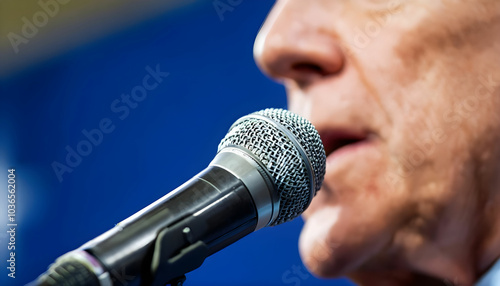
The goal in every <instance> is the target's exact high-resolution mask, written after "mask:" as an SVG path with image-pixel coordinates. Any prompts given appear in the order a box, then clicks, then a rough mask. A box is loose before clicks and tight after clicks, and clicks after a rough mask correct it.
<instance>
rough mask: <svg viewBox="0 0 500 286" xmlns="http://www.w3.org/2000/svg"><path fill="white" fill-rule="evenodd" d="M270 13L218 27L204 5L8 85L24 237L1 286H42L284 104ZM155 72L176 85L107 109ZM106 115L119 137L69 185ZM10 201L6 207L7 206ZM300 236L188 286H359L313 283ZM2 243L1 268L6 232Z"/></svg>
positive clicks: (282, 230) (255, 244) (290, 233)
mask: <svg viewBox="0 0 500 286" xmlns="http://www.w3.org/2000/svg"><path fill="white" fill-rule="evenodd" d="M272 4H273V3H272V1H243V2H242V4H241V5H239V6H238V7H236V8H235V10H234V11H232V12H226V13H225V14H224V21H221V20H220V18H219V16H218V15H217V13H216V11H215V9H214V7H213V5H212V3H211V1H205V2H203V3H201V4H197V5H195V6H190V7H188V8H183V9H179V10H175V11H173V12H171V13H167V14H164V15H162V16H161V17H156V18H154V19H150V20H148V21H145V22H142V23H141V24H140V25H135V26H133V27H131V28H128V29H126V30H122V31H120V32H118V33H114V34H113V35H110V36H107V37H106V38H104V39H100V40H98V41H93V42H92V43H89V44H86V45H85V46H81V47H79V48H77V49H73V50H71V51H70V52H67V53H64V54H61V55H59V56H58V57H56V58H54V59H51V60H50V61H45V62H43V63H42V64H38V65H37V66H35V67H31V68H30V69H26V70H24V71H22V72H20V73H16V74H11V75H10V76H9V77H8V78H7V79H5V80H4V83H3V84H2V90H1V104H0V122H1V126H0V127H1V129H0V147H1V148H0V152H1V153H0V167H1V168H2V169H1V170H5V171H3V172H4V175H5V177H4V181H5V184H6V181H7V179H6V177H7V172H6V170H7V168H10V167H13V168H15V169H16V176H17V177H16V178H17V222H18V224H19V226H18V229H17V237H16V238H17V240H16V245H17V248H16V263H17V271H16V272H17V273H16V276H17V278H16V279H15V280H13V279H10V278H8V277H7V270H6V268H5V267H2V275H1V278H0V285H24V284H25V283H27V282H29V281H31V280H33V279H35V278H36V277H37V276H38V275H39V274H41V273H42V272H44V271H45V270H46V268H47V266H48V265H49V264H50V263H52V262H53V261H54V260H55V259H56V258H57V257H58V256H60V255H62V254H64V253H65V252H67V251H70V250H72V249H75V248H77V247H79V246H80V245H82V244H83V243H85V242H86V241H88V240H90V239H92V238H94V237H95V236H97V235H99V234H101V233H103V232H105V231H106V230H108V229H110V228H112V227H113V226H114V225H115V224H116V223H118V222H119V221H121V220H123V219H125V218H126V217H128V216H130V215H131V214H133V213H135V212H136V211H138V210H140V209H142V208H143V207H145V206H147V205H148V204H149V203H151V202H153V201H154V200H156V199H157V198H159V197H161V196H163V195H164V194H165V193H167V192H169V191H170V190H172V189H174V188H175V187H177V186H179V185H180V184H182V183H183V182H185V181H186V180H188V179H189V178H190V177H192V176H193V175H194V174H196V173H197V172H199V171H200V170H202V169H203V168H205V167H206V166H207V164H208V163H209V162H210V161H211V159H212V158H213V157H214V155H215V153H216V150H217V145H218V143H219V141H220V140H221V139H222V137H223V136H224V135H225V134H226V132H227V129H228V128H229V126H230V125H231V124H232V123H233V122H234V121H235V120H236V119H237V118H239V117H241V116H243V115H246V114H248V113H251V112H253V111H257V110H260V109H263V108H266V107H281V108H285V107H286V99H285V93H284V89H283V87H281V86H280V85H278V84H276V83H274V82H272V81H270V80H269V79H267V78H266V77H265V76H263V75H262V74H261V73H260V71H259V70H258V69H257V67H256V66H255V63H254V61H253V56H252V48H253V41H254V38H255V36H256V34H257V32H258V30H259V28H260V26H261V24H262V22H263V21H264V19H265V17H266V15H267V13H268V11H269V9H270V8H271V6H272ZM55 44H57V43H55ZM157 65H159V67H160V70H161V71H163V72H168V73H169V74H170V75H169V76H168V77H167V78H166V79H165V80H164V81H163V82H162V83H161V84H160V85H159V86H158V87H157V88H156V89H154V90H152V91H150V92H149V93H148V95H147V98H146V99H145V100H144V101H142V102H139V103H138V106H137V108H135V109H130V114H129V116H127V117H126V118H124V119H123V120H120V119H119V117H118V115H119V114H116V113H113V112H112V111H111V109H110V105H111V102H113V101H114V100H115V99H120V96H121V94H123V93H130V91H131V90H132V89H133V88H134V87H135V86H137V85H141V84H142V79H143V77H144V76H145V75H146V74H147V71H146V70H145V68H146V67H147V66H150V67H152V68H153V69H155V67H156V66H157ZM103 118H109V119H111V120H112V121H113V124H114V126H115V129H114V131H113V132H111V133H109V134H105V135H104V137H103V141H102V143H101V144H100V145H98V146H95V147H94V148H93V149H92V152H91V153H90V154H89V155H88V156H86V157H83V159H82V162H81V163H80V164H79V165H78V166H76V167H75V168H73V172H71V173H65V174H64V175H63V176H62V177H63V181H62V182H60V181H59V180H58V178H57V176H56V175H55V172H54V170H53V168H52V166H51V164H52V163H53V162H54V161H57V162H60V163H63V164H65V157H66V154H67V150H66V146H70V147H71V148H73V149H76V146H77V144H78V143H79V142H81V141H82V140H85V139H86V138H85V137H84V135H83V134H82V130H84V129H86V130H91V129H94V128H98V125H99V122H100V120H101V119H103ZM0 204H1V206H2V209H4V210H5V208H6V199H4V200H0ZM2 213H4V215H2V216H4V217H5V218H4V219H2V221H5V219H6V211H3V212H2ZM2 225H3V227H5V223H3V224H2ZM301 227H302V221H301V219H296V220H294V221H292V222H290V223H287V224H284V225H280V226H277V227H273V228H266V229H263V230H260V231H258V232H256V233H253V234H251V235H249V236H247V237H245V238H243V239H242V240H240V241H239V242H237V243H235V244H233V245H231V246H229V247H228V248H226V249H224V250H223V251H221V252H219V253H216V254H215V255H213V256H212V257H210V258H208V259H207V260H206V261H205V263H204V265H203V266H202V267H201V268H199V269H197V270H195V271H193V272H192V273H190V274H188V276H187V277H188V280H187V282H186V285H187V286H189V285H352V284H351V283H349V282H347V280H329V281H324V280H320V279H316V278H314V277H312V276H311V275H310V274H308V273H306V271H305V268H304V266H303V265H302V263H301V261H300V258H299V255H298V250H297V241H298V234H299V231H300V228H301ZM0 239H1V240H2V242H1V245H0V249H1V250H0V255H1V257H2V260H3V261H4V262H3V263H0V264H1V265H5V264H6V262H5V260H4V259H7V258H8V252H7V249H6V245H7V239H8V237H7V234H6V231H3V232H2V234H1V235H0ZM4 246H5V247H4ZM294 268H295V269H297V268H299V269H300V272H301V273H297V272H294Z"/></svg>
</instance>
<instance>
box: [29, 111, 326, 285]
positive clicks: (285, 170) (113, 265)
mask: <svg viewBox="0 0 500 286" xmlns="http://www.w3.org/2000/svg"><path fill="white" fill-rule="evenodd" d="M302 135H303V136H302ZM302 137H304V138H302ZM324 172H325V153H324V149H323V145H322V144H321V140H320V139H319V135H318V134H317V131H316V130H315V129H314V127H313V126H312V125H311V124H310V123H309V122H308V121H305V119H303V118H301V117H298V116H297V115H295V114H292V113H290V112H288V111H284V110H274V109H268V110H264V111H260V112H257V113H254V114H251V115H248V116H245V117H242V118H240V119H239V120H238V121H237V122H235V123H234V124H233V126H232V127H231V128H230V131H229V132H228V134H227V135H226V137H225V138H224V139H223V140H222V142H221V144H220V145H219V150H218V153H217V155H216V156H215V158H214V160H213V161H212V162H211V163H210V164H209V166H208V167H207V168H206V169H204V170H203V171H202V172H200V173H199V174H197V175H196V176H194V177H193V178H191V179H190V180H189V181H187V182H186V183H184V184H183V185H181V186H180V187H178V188H177V189H175V190H174V191H172V192H170V193H168V194H167V195H165V196H164V197H162V198H160V199H159V200H157V201H156V202H154V203H152V204H151V205H149V206H147V207H146V208H144V209H142V210H141V211H139V212H137V213H136V214H134V215H132V216H131V217H129V218H127V219H125V220H124V221H122V222H120V223H118V224H117V225H116V226H115V227H114V228H112V229H111V230H109V231H107V232H105V233H104V234H102V235H100V236H98V237H97V238H95V239H93V240H91V241H89V242H87V243H86V244H84V245H83V246H81V247H80V248H78V249H77V250H74V251H71V252H69V253H67V254H65V255H63V256H61V257H60V258H58V259H57V260H56V262H55V263H54V264H53V265H51V267H50V268H49V270H48V272H47V273H45V274H43V275H41V276H40V277H39V278H38V280H36V281H35V282H34V283H35V284H34V285H40V286H46V285H47V286H48V285H70V286H71V285H75V286H77V285H95V286H98V285H101V286H111V285H130V286H132V285H158V286H159V285H165V284H171V285H177V284H178V283H179V282H182V281H183V280H182V279H183V278H184V274H185V273H187V272H190V271H192V270H194V269H196V268H198V267H199V266H201V264H202V263H203V261H204V260H205V258H206V257H208V256H209V255H211V254H213V253H215V252H217V251H219V250H221V249H223V248H224V247H226V246H228V245H230V244H232V243H234V242H235V241H237V240H239V239H240V238H242V237H244V236H246V235H248V234H249V233H251V232H253V231H255V230H258V229H260V228H262V227H265V226H272V225H277V224H280V223H283V222H286V221H289V220H291V219H293V218H295V217H296V216H298V215H299V214H300V213H302V211H304V210H305V209H306V208H307V206H308V205H309V203H310V201H311V200H312V197H313V196H314V194H315V193H316V191H317V190H318V189H319V187H320V186H321V183H322V180H323V176H324ZM184 279H185V278H184Z"/></svg>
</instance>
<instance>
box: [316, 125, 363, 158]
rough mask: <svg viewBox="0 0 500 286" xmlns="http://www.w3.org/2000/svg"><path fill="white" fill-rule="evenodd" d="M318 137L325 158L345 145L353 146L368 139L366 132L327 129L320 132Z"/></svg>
mask: <svg viewBox="0 0 500 286" xmlns="http://www.w3.org/2000/svg"><path fill="white" fill-rule="evenodd" d="M319 133H320V137H321V140H322V141H323V146H324V147H325V153H326V156H327V157H328V155H330V154H331V153H333V152H335V151H336V150H338V149H340V148H342V147H345V146H347V145H351V144H355V143H358V142H360V141H364V140H366V139H368V138H369V134H370V133H369V132H367V131H355V130H348V129H329V130H325V131H320V132H319Z"/></svg>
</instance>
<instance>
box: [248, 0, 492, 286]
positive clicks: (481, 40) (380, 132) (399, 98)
mask: <svg viewBox="0 0 500 286" xmlns="http://www.w3.org/2000/svg"><path fill="white" fill-rule="evenodd" d="M482 2H484V3H482ZM496 2H498V1H458V0H449V1H444V0H443V1H436V0H421V1H405V0H393V1H387V0H345V1H335V0H310V1H305V0H279V1H277V3H276V5H275V7H274V9H273V10H272V12H271V14H270V15H269V17H268V19H267V21H266V23H265V24H264V26H263V28H262V30H261V32H260V34H259V36H258V37H257V40H256V43H255V57H256V61H257V63H258V65H259V66H260V67H261V69H262V70H263V71H264V72H266V73H267V74H269V75H270V76H272V77H274V78H276V79H277V80H279V81H282V82H283V83H284V85H285V86H286V89H287V94H288V103H289V109H290V110H291V111H294V112H296V113H298V114H300V115H302V116H304V117H306V118H308V119H309V120H310V121H311V122H312V123H313V124H314V125H315V126H316V128H317V129H318V131H319V132H320V135H321V138H322V140H323V143H324V145H325V150H326V152H327V156H328V157H327V167H326V175H325V180H324V183H323V187H322V189H321V190H320V191H319V192H318V193H317V195H316V197H315V198H314V200H313V202H312V204H311V206H310V207H309V208H308V210H307V211H306V212H305V213H304V216H303V217H304V219H305V221H306V223H305V226H304V228H303V230H302V233H301V237H300V243H299V246H300V252H301V256H302V258H303V261H304V262H305V264H306V265H307V266H308V268H309V269H310V270H311V271H312V272H313V273H315V274H317V275H320V276H325V277H332V276H337V275H343V274H350V275H353V276H355V277H360V280H362V277H370V275H369V273H372V272H373V271H376V272H377V273H383V271H388V272H387V273H389V272H390V271H392V272H398V271H403V272H404V271H409V272H413V271H414V272H422V273H427V274H428V275H431V276H432V275H434V274H435V275H438V274H439V273H454V272H455V271H456V270H457V269H450V268H453V267H455V268H456V267H461V266H460V265H462V264H463V263H466V262H470V261H471V259H477V260H479V258H477V257H476V255H477V256H481V257H483V255H485V254H484V253H474V254H471V253H468V252H469V251H468V250H469V249H474V250H475V251H477V252H481V251H485V249H486V248H488V247H489V244H488V242H484V241H482V240H481V241H478V238H477V236H478V235H483V234H484V236H486V231H483V228H482V225H481V224H480V223H478V222H479V221H482V220H483V216H488V213H489V210H490V209H492V208H493V206H491V205H490V204H488V203H487V200H488V198H489V197H490V196H489V194H490V192H493V191H492V190H491V189H492V188H494V187H498V179H496V177H498V176H495V174H497V173H498V170H499V161H500V160H499V158H500V150H499V146H500V144H499V143H498V142H499V139H500V138H499V137H500V116H499V111H500V100H499V99H500V94H499V86H500V70H499V65H500V45H499V41H498V38H500V6H499V5H498V4H497V3H496ZM496 193H498V191H496ZM474 235H475V236H476V237H474ZM483 244H488V245H483ZM472 255H474V257H472ZM492 259H493V258H492ZM486 260H488V259H486ZM450 261H454V263H449V262H450ZM462 262H463V263H462ZM476 262H477V263H478V264H481V265H482V264H485V263H486V262H483V261H476ZM487 263H489V262H487ZM457 265H458V266H457ZM478 267H482V268H483V269H484V267H486V265H483V266H478ZM389 269H392V270H389ZM475 271H482V269H476V270H475ZM392 272H391V273H392ZM463 272H467V271H463ZM464 275H476V273H473V274H471V273H465V274H464ZM374 277H375V276H374ZM464 277H465V278H464V279H467V278H466V276H464ZM459 278H460V277H459ZM450 279H451V280H453V279H456V277H450Z"/></svg>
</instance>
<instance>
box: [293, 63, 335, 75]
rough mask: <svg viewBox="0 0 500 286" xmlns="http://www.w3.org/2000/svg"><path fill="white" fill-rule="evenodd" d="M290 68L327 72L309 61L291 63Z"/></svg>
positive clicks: (318, 72) (310, 71)
mask: <svg viewBox="0 0 500 286" xmlns="http://www.w3.org/2000/svg"><path fill="white" fill-rule="evenodd" d="M292 70H294V71H297V72H300V73H315V74H320V75H326V74H327V72H326V71H325V70H324V69H323V68H322V67H320V66H319V65H315V64H311V63H295V64H293V65H292Z"/></svg>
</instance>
